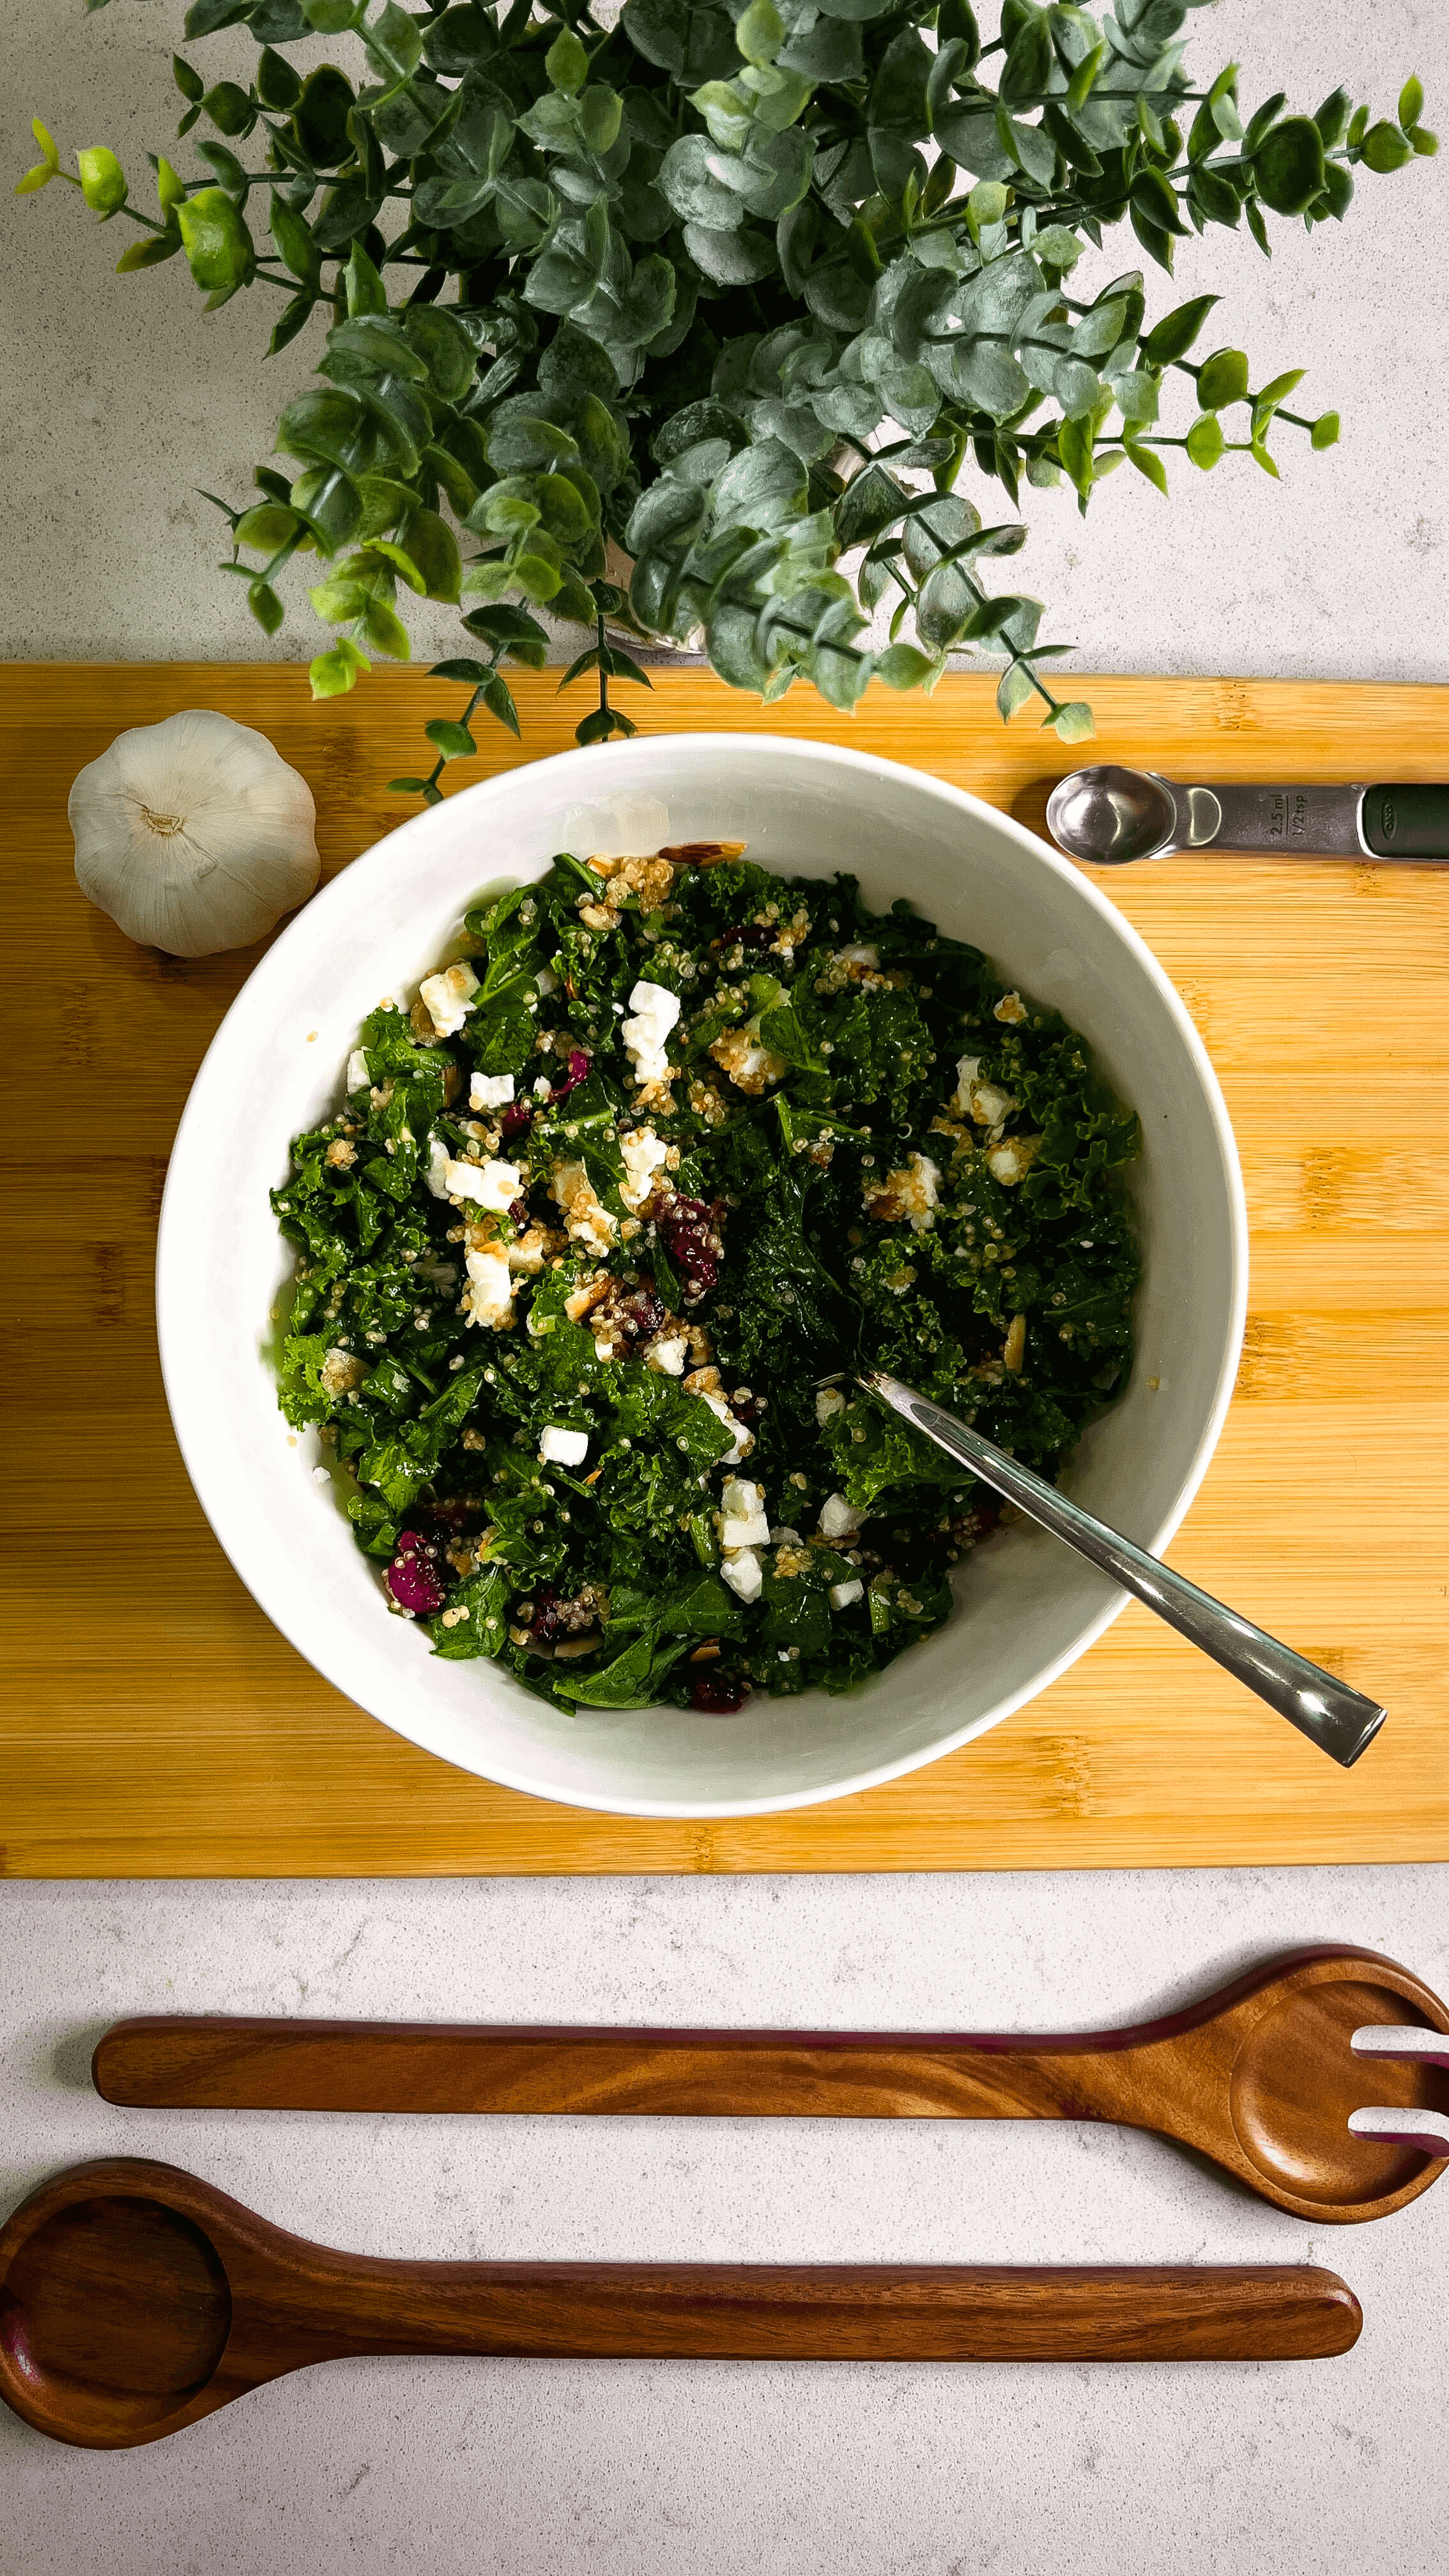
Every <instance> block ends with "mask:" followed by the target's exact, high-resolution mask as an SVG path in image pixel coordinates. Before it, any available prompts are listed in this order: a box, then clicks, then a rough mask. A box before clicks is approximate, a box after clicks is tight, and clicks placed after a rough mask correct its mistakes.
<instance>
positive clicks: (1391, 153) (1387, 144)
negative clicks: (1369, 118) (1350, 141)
mask: <svg viewBox="0 0 1449 2576" xmlns="http://www.w3.org/2000/svg"><path fill="white" fill-rule="evenodd" d="M1413 152H1414V147H1413V145H1412V143H1411V142H1410V141H1409V140H1408V138H1407V136H1406V135H1403V134H1401V133H1400V132H1399V129H1398V127H1397V126H1396V125H1390V124H1389V123H1388V121H1387V119H1386V118H1381V119H1380V121H1379V123H1378V124H1377V125H1371V126H1370V127H1369V130H1368V132H1367V134H1366V135H1365V136H1364V139H1363V157H1364V159H1365V161H1366V162H1367V163H1368V166H1369V168H1370V169H1371V170H1377V171H1379V172H1380V173H1383V174H1386V173H1387V172H1389V171H1390V170H1402V168H1403V166H1404V164H1405V162H1406V161H1409V160H1411V159H1412V158H1413ZM1260 184H1261V183H1260ZM1264 193H1265V194H1266V191H1265V192H1264ZM1268 202H1269V204H1270V205H1271V204H1272V202H1273V200H1272V199H1271V198H1269V201H1268ZM1282 211H1284V212H1286V213H1289V214H1296V213H1297V212H1298V211H1299V210H1298V208H1297V207H1296V206H1290V207H1287V208H1285V209H1283V210H1282Z"/></svg>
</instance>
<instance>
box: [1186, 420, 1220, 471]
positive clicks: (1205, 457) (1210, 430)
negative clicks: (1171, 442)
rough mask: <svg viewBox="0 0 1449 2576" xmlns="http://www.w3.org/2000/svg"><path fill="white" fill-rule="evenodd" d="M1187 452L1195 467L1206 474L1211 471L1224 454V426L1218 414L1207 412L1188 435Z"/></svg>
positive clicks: (1195, 422) (1194, 423) (1195, 423)
mask: <svg viewBox="0 0 1449 2576" xmlns="http://www.w3.org/2000/svg"><path fill="white" fill-rule="evenodd" d="M1187 452H1188V455H1189V456H1190V457H1191V459H1192V461H1193V463H1194V465H1199V466H1201V468H1202V470H1203V472H1204V474H1207V473H1209V472H1210V471H1211V469H1212V468H1213V466H1214V465H1216V463H1217V461H1218V458H1219V457H1220V456H1221V454H1222V452H1223V425H1222V422H1221V421H1220V420H1219V419H1218V418H1217V416H1216V414H1215V413H1213V412H1210V411H1205V412H1204V413H1203V414H1202V417H1201V418H1200V419H1199V420H1195V421H1194V422H1193V425H1192V427H1191V429H1190V430H1189V431H1188V433H1187Z"/></svg>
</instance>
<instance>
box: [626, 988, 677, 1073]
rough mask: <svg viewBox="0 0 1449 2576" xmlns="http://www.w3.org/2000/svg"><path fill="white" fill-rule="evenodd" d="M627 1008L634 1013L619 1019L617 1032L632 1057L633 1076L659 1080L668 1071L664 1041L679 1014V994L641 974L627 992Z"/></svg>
mask: <svg viewBox="0 0 1449 2576" xmlns="http://www.w3.org/2000/svg"><path fill="white" fill-rule="evenodd" d="M629 1008H630V1010H631V1012H632V1013H633V1015H634V1016H633V1017H632V1019H627V1020H625V1021H624V1022H623V1023H622V1025H621V1027H620V1031H619V1034H620V1036H621V1037H622V1039H623V1041H624V1044H625V1046H626V1048H627V1049H628V1052H629V1054H630V1056H631V1057H632V1058H633V1062H634V1078H635V1080H636V1081H637V1082H662V1081H663V1080H664V1077H665V1075H666V1074H667V1073H668V1071H669V1058H668V1056H667V1055H666V1054H665V1052H664V1045H665V1040H666V1039H667V1037H668V1035H669V1032H670V1030H671V1029H672V1028H673V1027H674V1026H675V1024H676V1022H677V1021H678V1018H679V1011H680V1002H679V995H678V994H677V993H671V992H669V991H668V989H667V988H666V986H664V985H663V984H651V983H650V982H649V980H648V978H647V977H646V976H641V977H640V979H639V981H638V983H637V984H636V985H635V986H634V989H633V991H632V993H631V994H630V996H629Z"/></svg>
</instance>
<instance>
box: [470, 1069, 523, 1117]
mask: <svg viewBox="0 0 1449 2576" xmlns="http://www.w3.org/2000/svg"><path fill="white" fill-rule="evenodd" d="M512 1098H513V1076H512V1074H511V1073H475V1074H474V1076H473V1079H472V1081H471V1082H470V1083H469V1085H468V1106H469V1108H470V1109H501V1108H503V1106H504V1104H505V1102H507V1101H510V1100H511V1099H512Z"/></svg>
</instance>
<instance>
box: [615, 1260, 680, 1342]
mask: <svg viewBox="0 0 1449 2576" xmlns="http://www.w3.org/2000/svg"><path fill="white" fill-rule="evenodd" d="M668 1311H669V1310H668V1308H667V1307H666V1305H665V1303H664V1300H663V1298H662V1297H661V1296H660V1294H659V1292H658V1290H657V1288H656V1287H655V1285H654V1282H653V1280H652V1279H651V1278H649V1277H648V1276H647V1274H646V1275H645V1276H644V1277H643V1278H641V1280H640V1282H639V1285H638V1287H637V1288H632V1289H631V1290H630V1292H629V1294H628V1296H627V1297H621V1298H620V1299H619V1301H618V1305H617V1307H616V1308H615V1312H616V1313H617V1315H618V1318H619V1321H620V1323H621V1324H622V1325H623V1327H624V1330H625V1332H626V1333H627V1334H628V1335H629V1338H630V1340H631V1341H636V1342H647V1341H651V1340H652V1339H653V1337H654V1335H655V1334H656V1333H657V1332H658V1330H659V1327H660V1325H661V1324H662V1323H663V1322H664V1320H665V1317H666V1315H667V1314H668Z"/></svg>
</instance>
